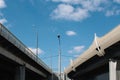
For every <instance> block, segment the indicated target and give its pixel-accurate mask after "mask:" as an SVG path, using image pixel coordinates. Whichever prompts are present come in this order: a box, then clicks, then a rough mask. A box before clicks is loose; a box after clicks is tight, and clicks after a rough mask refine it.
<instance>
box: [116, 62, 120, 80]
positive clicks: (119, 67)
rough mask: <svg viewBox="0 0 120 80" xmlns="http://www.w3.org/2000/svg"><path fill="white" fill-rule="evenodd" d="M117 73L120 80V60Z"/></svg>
mask: <svg viewBox="0 0 120 80" xmlns="http://www.w3.org/2000/svg"><path fill="white" fill-rule="evenodd" d="M116 71H117V73H116V74H117V80H120V61H119V60H118V61H117V69H116Z"/></svg>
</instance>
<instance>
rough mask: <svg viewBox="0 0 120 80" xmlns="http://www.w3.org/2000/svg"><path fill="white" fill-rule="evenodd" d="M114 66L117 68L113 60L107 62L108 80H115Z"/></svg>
mask: <svg viewBox="0 0 120 80" xmlns="http://www.w3.org/2000/svg"><path fill="white" fill-rule="evenodd" d="M116 66H117V61H115V60H110V61H109V80H117V78H116Z"/></svg>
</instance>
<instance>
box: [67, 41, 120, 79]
mask: <svg viewBox="0 0 120 80" xmlns="http://www.w3.org/2000/svg"><path fill="white" fill-rule="evenodd" d="M110 59H112V60H120V41H119V42H117V43H115V44H114V45H112V46H110V47H108V48H107V49H105V55H104V56H102V57H99V56H97V55H96V56H94V57H92V58H91V59H89V60H88V61H86V62H84V63H83V64H82V65H80V66H78V67H76V68H75V71H71V72H70V73H68V77H69V78H70V79H73V80H109V61H110Z"/></svg>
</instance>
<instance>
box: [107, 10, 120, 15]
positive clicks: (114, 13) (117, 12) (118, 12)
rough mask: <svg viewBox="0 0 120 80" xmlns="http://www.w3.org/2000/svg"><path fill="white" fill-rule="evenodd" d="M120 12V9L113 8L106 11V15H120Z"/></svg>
mask: <svg viewBox="0 0 120 80" xmlns="http://www.w3.org/2000/svg"><path fill="white" fill-rule="evenodd" d="M119 14H120V9H117V8H113V9H111V10H107V11H106V14H105V15H106V16H113V15H119Z"/></svg>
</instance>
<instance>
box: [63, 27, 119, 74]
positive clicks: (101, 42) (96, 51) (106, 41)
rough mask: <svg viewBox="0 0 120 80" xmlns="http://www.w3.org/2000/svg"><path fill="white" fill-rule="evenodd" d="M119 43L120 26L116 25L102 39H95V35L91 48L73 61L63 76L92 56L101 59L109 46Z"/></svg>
mask: <svg viewBox="0 0 120 80" xmlns="http://www.w3.org/2000/svg"><path fill="white" fill-rule="evenodd" d="M119 41H120V25H118V26H117V27H116V28H115V29H113V30H112V31H110V32H109V33H107V34H106V35H104V36H103V37H97V36H96V35H95V39H94V41H93V43H92V44H91V46H90V47H89V48H88V49H87V50H86V51H85V52H84V53H82V54H81V55H80V56H79V57H78V58H77V59H75V60H74V61H73V63H72V65H69V66H68V67H67V68H66V69H65V71H64V72H65V74H69V73H72V72H75V71H76V68H77V67H78V66H80V65H82V64H83V63H85V62H86V61H88V60H90V59H91V58H93V57H94V56H96V55H97V56H99V57H102V56H104V55H105V54H106V53H105V51H104V50H105V49H106V48H108V47H110V46H111V45H113V44H115V43H117V42H119Z"/></svg>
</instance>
